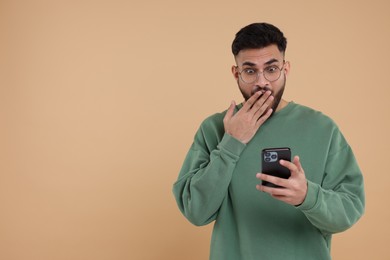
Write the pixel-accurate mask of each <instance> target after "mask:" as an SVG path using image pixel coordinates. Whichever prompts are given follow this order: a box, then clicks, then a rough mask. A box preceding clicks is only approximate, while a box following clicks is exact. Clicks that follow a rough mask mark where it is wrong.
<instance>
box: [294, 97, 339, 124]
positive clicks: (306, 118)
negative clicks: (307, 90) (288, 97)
mask: <svg viewBox="0 0 390 260" xmlns="http://www.w3.org/2000/svg"><path fill="white" fill-rule="evenodd" d="M291 105H292V106H293V108H292V109H291V113H290V115H289V116H292V117H294V118H295V119H296V120H299V121H302V122H306V124H310V125H313V124H315V125H318V126H321V127H329V128H332V129H337V128H338V127H337V124H336V123H335V121H334V120H333V119H332V118H330V117H329V116H328V115H326V114H324V113H323V112H321V111H318V110H315V109H313V108H310V107H308V106H304V105H301V104H297V103H292V104H291Z"/></svg>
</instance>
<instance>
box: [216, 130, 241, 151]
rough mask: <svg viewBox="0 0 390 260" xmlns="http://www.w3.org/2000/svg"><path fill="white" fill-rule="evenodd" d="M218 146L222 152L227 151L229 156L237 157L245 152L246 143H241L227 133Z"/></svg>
mask: <svg viewBox="0 0 390 260" xmlns="http://www.w3.org/2000/svg"><path fill="white" fill-rule="evenodd" d="M218 146H219V148H220V149H221V150H225V151H227V152H228V153H229V154H231V155H234V156H237V157H238V156H240V154H241V153H242V151H244V149H245V147H246V145H245V144H244V143H241V142H240V141H238V140H237V139H236V138H234V137H233V136H231V135H229V134H227V133H225V135H224V136H223V138H222V140H221V142H220V143H219V145H218Z"/></svg>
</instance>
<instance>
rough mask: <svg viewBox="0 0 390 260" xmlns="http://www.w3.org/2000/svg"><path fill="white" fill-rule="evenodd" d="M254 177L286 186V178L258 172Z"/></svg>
mask: <svg viewBox="0 0 390 260" xmlns="http://www.w3.org/2000/svg"><path fill="white" fill-rule="evenodd" d="M256 178H258V179H259V180H262V181H267V182H270V183H273V184H275V185H277V186H280V187H287V186H288V181H287V179H283V178H279V177H275V176H272V175H268V174H264V173H258V174H256Z"/></svg>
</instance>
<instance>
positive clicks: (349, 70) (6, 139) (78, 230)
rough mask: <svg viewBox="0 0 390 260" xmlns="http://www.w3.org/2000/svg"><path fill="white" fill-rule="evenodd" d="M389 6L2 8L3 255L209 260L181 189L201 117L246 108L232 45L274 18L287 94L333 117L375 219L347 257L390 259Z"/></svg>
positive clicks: (337, 244)
mask: <svg viewBox="0 0 390 260" xmlns="http://www.w3.org/2000/svg"><path fill="white" fill-rule="evenodd" d="M389 7H390V4H389V3H388V1H386V0H383V1H380V0H372V1H356V0H346V1H338V0H334V1H303V0H301V1H288V0H278V1H259V0H257V1H241V2H240V1H222V0H221V1H209V0H202V1H191V2H190V1H179V0H169V1H154V2H151V1H132V0H130V1H119V0H114V1H109V0H101V1H65V0H64V1H49V0H47V1H18V0H15V1H12V0H9V1H5V0H0V30H1V31H0V32H1V34H0V57H1V58H0V119H1V123H0V131H1V132H0V134H1V135H0V259H7V260H13V259H18V260H19V259H23V260H24V259H26V260H27V259H28V260H35V259H37V260H38V259H39V260H52V259H55V260H57V259H58V260H62V259H72V260H77V259H91V260H92V259H93V260H100V259H147V260H149V259H207V257H208V247H209V240H210V232H211V228H212V226H211V225H209V226H206V227H194V226H192V225H191V224H190V223H189V222H187V221H186V220H185V218H184V217H183V216H182V215H181V214H180V212H179V210H178V208H177V207H176V204H175V201H174V199H173V195H172V192H171V188H172V184H173V182H174V181H175V180H176V178H177V174H178V172H179V169H180V167H181V164H182V161H183V159H184V156H185V154H186V152H187V149H188V148H189V145H190V144H191V142H192V138H193V135H194V133H195V131H196V129H197V128H198V126H199V124H200V123H201V121H202V120H203V119H204V118H205V117H206V116H208V115H210V114H212V113H214V112H217V111H222V110H224V109H226V108H227V107H228V105H229V103H230V101H231V100H232V99H235V100H236V101H237V102H239V101H241V96H240V94H239V91H238V90H237V87H236V84H235V82H234V80H233V77H232V76H231V74H230V66H231V65H232V64H233V58H232V55H231V53H230V44H231V41H232V39H233V37H234V34H235V33H236V32H237V31H238V30H239V29H240V28H241V27H242V26H244V25H246V24H248V23H252V22H257V21H267V22H271V23H274V24H276V25H277V26H278V27H280V28H281V29H282V30H283V31H284V32H285V34H286V36H287V38H288V42H289V43H288V48H287V59H288V60H289V61H290V62H291V64H292V70H291V74H290V77H289V79H288V83H287V90H286V95H285V97H286V98H287V99H288V100H294V101H295V102H298V103H301V104H305V105H308V106H311V107H313V108H315V109H317V110H320V111H323V112H324V113H326V114H328V115H329V116H331V117H332V118H333V119H334V120H335V121H336V122H337V123H338V124H339V126H340V128H341V129H342V131H343V132H344V134H345V136H346V137H347V139H348V141H349V142H350V144H351V146H352V147H353V149H354V151H355V154H356V157H357V158H358V161H359V162H360V166H361V168H362V170H363V172H364V176H365V183H366V193H367V210H366V214H365V215H364V217H363V218H362V219H361V221H360V222H359V223H358V224H357V225H355V226H354V227H353V228H352V229H350V230H349V231H347V232H345V233H342V234H338V235H335V236H334V240H333V245H332V255H333V257H334V259H343V260H345V259H390V253H389V250H388V242H389V238H388V234H389V232H390V224H389V220H390V209H389V206H388V205H389V202H388V198H389V182H390V172H389V170H388V168H389V167H388V166H387V165H388V158H387V157H388V154H389V146H390V143H389V138H388V135H389V132H390V131H389V130H390V129H389V128H390V122H389V115H390V113H389V112H390V111H389V103H388V99H389V95H390V91H389V88H390V87H389V83H388V78H389V77H388V75H389V73H388V70H389V60H390V51H389V47H388V46H390V30H389V28H390V16H389V13H388V12H389Z"/></svg>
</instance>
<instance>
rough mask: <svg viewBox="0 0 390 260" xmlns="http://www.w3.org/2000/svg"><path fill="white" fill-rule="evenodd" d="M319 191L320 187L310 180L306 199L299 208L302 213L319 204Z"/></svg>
mask: <svg viewBox="0 0 390 260" xmlns="http://www.w3.org/2000/svg"><path fill="white" fill-rule="evenodd" d="M319 191H320V187H319V185H318V184H316V183H314V182H311V181H309V180H308V181H307V194H306V198H305V200H304V201H303V203H302V204H301V205H299V206H297V209H300V210H302V211H309V210H311V209H313V208H314V207H315V206H316V204H317V201H318V193H319Z"/></svg>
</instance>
